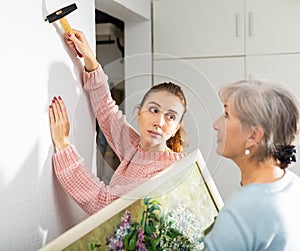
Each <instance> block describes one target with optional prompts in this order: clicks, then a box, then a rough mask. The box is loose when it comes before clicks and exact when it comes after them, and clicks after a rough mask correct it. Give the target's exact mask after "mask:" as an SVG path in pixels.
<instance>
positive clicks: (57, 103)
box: [48, 96, 70, 150]
mask: <svg viewBox="0 0 300 251" xmlns="http://www.w3.org/2000/svg"><path fill="white" fill-rule="evenodd" d="M48 110H49V119H50V129H51V136H52V140H53V143H54V145H55V147H56V148H57V149H59V150H60V149H62V148H64V147H66V146H68V145H70V142H69V131H70V124H69V121H68V115H67V111H66V106H65V104H64V102H63V100H62V98H61V97H60V96H58V98H57V97H54V98H53V99H52V102H51V105H49V109H48Z"/></svg>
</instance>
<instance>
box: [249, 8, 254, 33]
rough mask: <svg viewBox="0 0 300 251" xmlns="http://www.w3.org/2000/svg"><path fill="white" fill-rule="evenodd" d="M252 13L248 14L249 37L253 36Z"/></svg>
mask: <svg viewBox="0 0 300 251" xmlns="http://www.w3.org/2000/svg"><path fill="white" fill-rule="evenodd" d="M253 16H254V14H253V12H252V11H251V12H249V36H250V37H252V36H253Z"/></svg>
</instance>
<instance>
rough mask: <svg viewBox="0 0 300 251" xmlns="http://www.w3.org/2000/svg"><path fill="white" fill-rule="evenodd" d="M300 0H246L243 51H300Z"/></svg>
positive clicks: (255, 52)
mask: <svg viewBox="0 0 300 251" xmlns="http://www.w3.org/2000/svg"><path fill="white" fill-rule="evenodd" d="M299 12H300V1H299V0H246V13H245V16H246V54H252V55H253V54H271V53H290V52H300V29H299V24H300V15H299Z"/></svg>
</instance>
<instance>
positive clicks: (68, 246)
mask: <svg viewBox="0 0 300 251" xmlns="http://www.w3.org/2000/svg"><path fill="white" fill-rule="evenodd" d="M222 206H223V202H222V199H221V197H220V194H219V193H218V190H217V188H216V186H215V184H214V181H213V178H212V176H211V175H210V173H209V171H208V169H207V167H206V164H205V161H204V159H203V157H202V155H201V153H200V151H199V150H196V151H194V152H193V153H191V154H189V155H187V156H186V157H185V158H183V159H181V160H179V161H178V162H176V163H175V164H173V165H172V166H170V167H168V168H167V169H165V170H164V171H162V172H161V173H159V174H158V175H156V176H155V177H153V178H152V179H150V180H148V181H147V182H145V183H143V184H142V185H140V186H138V187H137V188H136V189H134V190H133V191H131V192H129V193H128V194H126V195H124V196H122V197H121V198H119V199H118V200H116V201H114V202H113V203H111V204H110V205H108V206H106V207H105V208H103V209H102V210H100V211H99V212H97V213H95V214H94V215H92V216H90V217H89V218H87V219H86V220H84V221H83V222H81V223H80V224H78V225H77V226H75V227H73V228H71V229H70V230H68V231H67V232H65V233H64V234H62V235H61V236H59V237H58V238H57V239H55V240H53V241H52V242H50V243H49V244H47V245H46V246H45V247H43V248H42V249H40V250H43V251H46V250H66V251H79V250H80V251H83V250H95V251H97V250H201V249H202V248H203V236H204V234H205V233H206V232H205V231H208V229H209V228H210V226H212V224H213V222H214V219H215V217H216V216H217V214H218V212H219V210H220V209H221V207H222Z"/></svg>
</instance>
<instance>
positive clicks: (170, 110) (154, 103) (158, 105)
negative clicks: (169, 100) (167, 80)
mask: <svg viewBox="0 0 300 251" xmlns="http://www.w3.org/2000/svg"><path fill="white" fill-rule="evenodd" d="M148 105H156V106H157V107H159V108H161V105H160V104H158V103H156V102H155V101H151V102H149V103H148ZM168 111H169V112H173V113H175V114H176V115H178V112H177V111H175V110H172V109H169V110H168Z"/></svg>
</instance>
